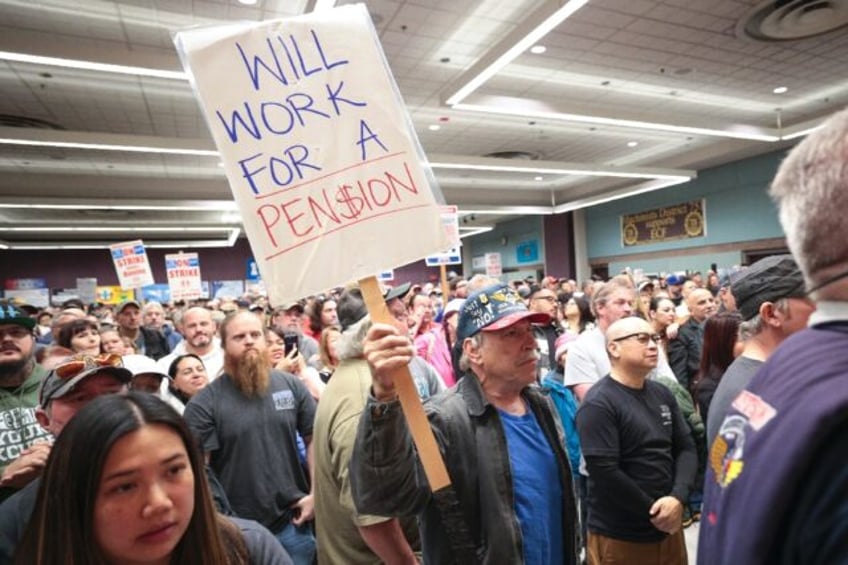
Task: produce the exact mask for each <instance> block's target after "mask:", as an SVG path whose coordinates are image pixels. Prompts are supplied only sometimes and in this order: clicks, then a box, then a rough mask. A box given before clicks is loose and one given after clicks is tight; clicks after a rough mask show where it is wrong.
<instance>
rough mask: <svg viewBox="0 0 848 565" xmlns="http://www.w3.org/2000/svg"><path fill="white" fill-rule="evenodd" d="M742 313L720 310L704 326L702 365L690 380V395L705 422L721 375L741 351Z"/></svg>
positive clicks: (705, 422) (705, 423)
mask: <svg viewBox="0 0 848 565" xmlns="http://www.w3.org/2000/svg"><path fill="white" fill-rule="evenodd" d="M741 323H742V316H740V315H739V313H737V312H722V313H720V314H716V315H715V316H712V317H710V318H709V319H707V323H706V325H705V326H704V345H703V347H702V349H701V368H700V370H699V371H698V375H697V376H696V377H695V380H694V381H693V382H692V391H693V393H692V396H694V397H695V401H696V402H697V403H698V410H700V412H701V418H702V419H703V420H704V425H705V426H706V425H707V414H709V411H710V403H711V402H712V400H713V394H715V391H716V387H718V383H719V381H721V377H722V376H724V373H725V371H727V368H728V367H729V366H730V364H731V363H733V360H734V359H736V357H737V356H738V355H739V353H740V352H741V345H742V341H741V340H740V339H739V324H741Z"/></svg>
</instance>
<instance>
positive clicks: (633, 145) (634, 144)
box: [627, 141, 639, 147]
mask: <svg viewBox="0 0 848 565" xmlns="http://www.w3.org/2000/svg"><path fill="white" fill-rule="evenodd" d="M637 145H639V142H638V141H628V142H627V147H636V146H637Z"/></svg>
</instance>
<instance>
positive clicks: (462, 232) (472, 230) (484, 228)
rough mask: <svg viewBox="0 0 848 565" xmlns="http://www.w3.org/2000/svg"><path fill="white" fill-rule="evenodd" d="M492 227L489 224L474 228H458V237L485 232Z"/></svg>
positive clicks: (463, 237) (462, 237)
mask: <svg viewBox="0 0 848 565" xmlns="http://www.w3.org/2000/svg"><path fill="white" fill-rule="evenodd" d="M492 229H493V228H492V227H490V226H480V227H474V228H462V227H461V228H459V231H460V234H459V239H465V238H466V237H471V236H472V235H477V234H481V233H486V232H487V231H492Z"/></svg>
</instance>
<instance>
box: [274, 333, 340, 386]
mask: <svg viewBox="0 0 848 565" xmlns="http://www.w3.org/2000/svg"><path fill="white" fill-rule="evenodd" d="M287 334H288V335H287ZM291 336H293V337H297V336H296V334H294V333H291V332H284V331H283V330H281V329H279V328H275V327H266V328H265V341H266V343H267V344H268V355H269V356H270V357H271V365H272V366H273V367H274V368H275V369H277V370H278V371H283V372H285V373H291V374H293V375H294V376H296V377H297V378H299V379H300V382H302V383H303V384H304V385H305V386H306V388H307V389H309V393H310V394H311V395H312V398H314V399H315V400H318V399H319V398H321V393H322V392H324V387H325V386H326V384H325V382H324V381H323V380H322V379H321V376H320V375H319V374H318V369H316V368H315V367H310V366H309V365H308V364H307V363H306V359H305V358H304V357H303V355H301V354H300V352H299V351H298V350H297V346H296V342H295V346H294V347H293V348H292V349H291V350H290V351H286V349H287V347H286V338H287V337H291Z"/></svg>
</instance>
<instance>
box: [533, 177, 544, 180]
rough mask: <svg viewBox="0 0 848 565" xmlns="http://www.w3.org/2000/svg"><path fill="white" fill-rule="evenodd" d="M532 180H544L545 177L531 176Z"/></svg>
mask: <svg viewBox="0 0 848 565" xmlns="http://www.w3.org/2000/svg"><path fill="white" fill-rule="evenodd" d="M533 180H545V177H533Z"/></svg>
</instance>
